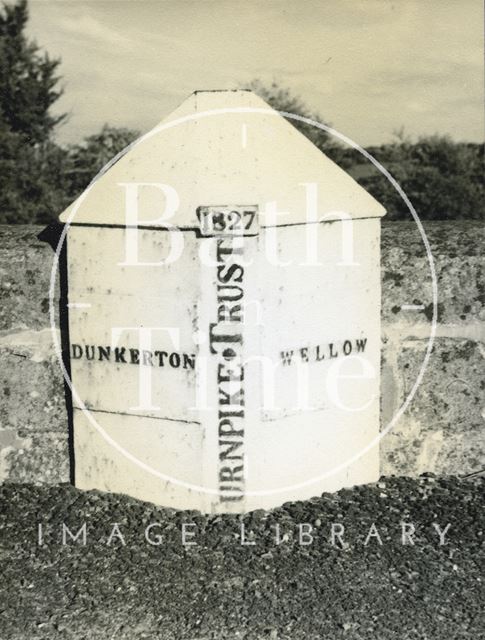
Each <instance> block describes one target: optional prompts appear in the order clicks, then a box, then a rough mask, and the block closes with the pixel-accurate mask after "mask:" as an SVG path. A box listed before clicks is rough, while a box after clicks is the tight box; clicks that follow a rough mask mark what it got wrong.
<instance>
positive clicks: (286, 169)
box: [60, 89, 385, 229]
mask: <svg viewBox="0 0 485 640" xmlns="http://www.w3.org/2000/svg"><path fill="white" fill-rule="evenodd" d="M130 183H131V184H132V183H143V185H141V186H139V187H138V191H137V193H138V210H137V213H138V220H139V223H138V226H140V227H142V226H150V227H153V226H164V222H163V221H162V222H160V219H161V218H162V217H163V216H164V214H166V213H167V211H168V209H167V202H166V201H167V199H168V197H167V193H168V191H170V193H171V194H172V196H173V198H172V204H173V203H174V201H176V202H177V206H176V207H172V212H173V215H170V217H169V218H166V220H167V221H168V222H170V223H171V224H172V225H176V226H177V227H179V228H182V229H194V228H198V226H199V221H198V218H197V209H198V208H199V207H200V206H208V205H236V204H237V205H258V208H259V212H260V213H259V215H260V224H261V225H262V226H264V210H265V207H266V204H267V203H268V202H275V203H276V207H277V210H278V211H279V212H281V213H280V215H279V217H278V221H277V224H280V225H288V224H301V223H305V222H306V221H307V220H308V217H307V193H308V191H309V188H308V187H307V186H305V185H308V184H314V185H316V186H315V187H313V188H312V189H313V191H312V192H315V193H316V194H317V213H318V217H322V216H325V215H326V216H327V218H326V219H332V217H333V216H334V214H335V219H339V218H340V217H341V213H342V212H345V213H346V214H347V215H349V216H351V217H352V218H354V219H357V218H372V217H380V216H383V215H384V214H385V210H384V208H383V207H382V205H380V204H379V203H378V202H377V201H376V200H375V199H374V198H373V197H372V196H371V195H370V194H369V193H367V191H365V189H363V188H362V187H361V186H360V185H359V184H358V183H357V182H356V181H355V180H354V179H353V178H352V177H351V176H350V175H349V174H348V173H346V172H345V171H344V170H343V169H341V168H340V167H339V166H338V165H336V164H335V163H334V162H333V161H332V160H330V159H329V158H327V156H325V154H324V153H322V152H321V151H320V150H319V149H318V148H317V147H316V146H315V145H314V144H313V143H312V142H310V140H308V138H306V137H305V136H304V135H303V134H302V133H300V132H299V131H298V130H297V129H296V128H295V127H294V126H293V125H292V124H291V123H290V122H289V121H288V120H287V119H286V118H284V117H283V116H281V115H280V114H279V113H278V112H277V111H275V110H274V109H273V108H272V107H270V106H269V105H268V104H267V103H266V102H265V101H264V100H262V99H261V98H260V97H259V96H257V95H256V94H254V93H253V92H252V91H248V90H240V89H238V90H211V91H194V93H192V94H191V95H190V96H189V97H188V98H187V99H186V100H184V101H183V102H182V103H181V104H180V105H179V106H178V107H177V108H176V109H175V110H174V111H173V112H172V113H171V114H170V115H169V116H167V117H166V118H165V119H163V120H162V122H161V123H160V124H159V125H157V126H156V127H155V128H154V129H152V130H151V131H149V132H148V133H147V134H145V135H144V136H142V137H141V138H140V139H139V140H138V141H137V142H135V143H134V144H133V145H132V146H130V147H128V149H127V150H126V151H125V153H124V154H122V155H121V157H120V158H119V159H118V160H117V161H116V162H115V163H114V164H112V165H111V166H110V167H109V168H107V169H106V170H105V171H104V172H102V173H101V175H100V176H99V177H98V179H97V180H96V181H95V182H94V184H93V185H92V186H91V187H90V188H89V190H88V191H87V192H85V194H84V195H83V197H81V198H78V200H76V201H75V202H74V203H73V204H71V205H70V207H68V208H67V209H66V210H65V211H64V213H63V214H62V215H61V216H60V220H61V221H62V222H68V221H70V222H72V223H73V224H94V225H120V226H124V225H125V224H126V222H127V218H126V208H127V198H126V194H127V189H128V187H127V186H126V185H128V184H130ZM160 185H165V187H163V186H160ZM174 198H175V200H174ZM74 211H75V213H74V214H73V212H74ZM338 214H339V215H338Z"/></svg>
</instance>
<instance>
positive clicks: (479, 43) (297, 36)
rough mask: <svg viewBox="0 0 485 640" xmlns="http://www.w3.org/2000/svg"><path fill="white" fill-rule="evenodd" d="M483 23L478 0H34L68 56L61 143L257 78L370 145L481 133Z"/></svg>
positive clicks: (47, 44)
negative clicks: (402, 137) (397, 137)
mask: <svg viewBox="0 0 485 640" xmlns="http://www.w3.org/2000/svg"><path fill="white" fill-rule="evenodd" d="M482 29H483V9H482V2H481V0H393V1H391V0H196V1H192V0H96V1H95V2H93V1H92V2H86V1H84V0H30V21H29V27H28V34H29V35H30V37H31V38H34V39H35V40H36V41H37V43H38V45H39V46H41V47H42V48H43V49H44V50H46V51H47V52H48V53H49V54H50V55H51V56H53V57H60V58H61V60H62V63H61V66H60V68H59V73H60V75H61V76H62V84H63V86H64V91H65V93H64V95H63V97H62V98H61V99H60V100H59V102H58V103H57V105H56V110H58V111H61V112H68V114H69V118H68V121H67V122H66V123H65V124H64V125H63V126H62V127H61V128H60V130H59V131H58V134H57V136H58V140H59V142H60V143H63V144H65V143H76V142H80V141H81V139H82V138H84V137H85V136H87V135H89V134H92V133H95V132H97V131H99V129H100V128H101V126H102V125H103V124H104V123H109V124H111V125H114V126H123V127H129V128H133V129H137V130H140V131H142V132H145V131H147V130H149V129H151V128H152V127H154V126H155V125H156V124H157V123H158V122H159V121H160V120H161V119H162V118H163V117H165V116H166V115H168V114H169V113H170V112H171V111H172V110H173V109H175V108H176V107H177V106H178V104H180V102H182V101H183V100H184V99H185V98H186V97H187V96H188V95H189V94H190V93H191V92H192V91H194V90H200V89H224V88H231V89H234V88H237V87H240V86H242V85H244V84H247V83H248V82H250V81H251V80H254V79H256V78H257V79H260V80H261V81H262V82H263V83H267V84H270V83H271V82H272V81H276V82H278V83H279V84H281V85H282V86H285V87H288V88H289V89H290V90H291V91H292V93H294V94H295V95H297V96H299V97H301V99H302V100H303V101H304V102H305V103H306V105H308V107H309V109H310V110H311V111H313V112H317V113H318V114H319V115H320V116H321V118H322V121H324V122H326V123H327V124H331V125H332V126H333V127H335V128H336V129H337V130H339V131H341V132H342V133H344V134H345V135H347V136H349V137H350V138H352V139H353V140H355V141H356V142H357V143H359V144H360V145H362V146H368V145H373V144H382V143H386V142H390V141H391V140H392V139H393V133H394V132H396V131H397V130H399V129H401V128H404V132H405V133H406V134H407V135H409V136H411V137H412V138H416V137H418V136H421V135H429V134H435V133H437V134H447V135H450V136H452V137H453V138H454V139H455V140H464V141H475V142H478V141H483V138H484V116H483V111H484V90H483V33H482Z"/></svg>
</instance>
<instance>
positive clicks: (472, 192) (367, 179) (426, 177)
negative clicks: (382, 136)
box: [352, 136, 485, 220]
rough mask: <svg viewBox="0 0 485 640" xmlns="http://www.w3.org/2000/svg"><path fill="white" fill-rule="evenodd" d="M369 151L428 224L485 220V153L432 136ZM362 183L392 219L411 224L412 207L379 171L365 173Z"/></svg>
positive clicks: (358, 175) (477, 146)
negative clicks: (464, 219) (461, 220)
mask: <svg viewBox="0 0 485 640" xmlns="http://www.w3.org/2000/svg"><path fill="white" fill-rule="evenodd" d="M368 151H369V152H370V153H371V154H372V155H373V156H374V157H375V158H376V159H377V160H378V161H379V162H380V163H381V164H382V165H383V166H384V167H385V168H386V169H387V170H388V171H389V173H390V174H391V175H392V176H393V177H394V178H395V179H396V180H397V182H398V183H399V185H400V186H401V188H402V189H403V190H404V192H405V194H406V195H407V196H408V198H409V199H410V201H411V203H412V204H413V206H414V208H415V209H416V211H417V213H418V215H419V216H420V218H422V219H423V220H454V219H463V218H468V219H484V218H485V187H484V182H483V166H484V165H483V159H484V147H483V145H480V144H472V143H457V142H453V141H452V140H451V139H450V138H448V137H446V136H427V137H423V138H420V139H419V140H418V141H417V142H415V143H412V142H410V141H409V140H405V141H403V142H397V143H394V144H390V145H383V146H381V147H373V148H369V149H368ZM362 166H363V165H362V164H360V165H358V166H354V168H353V169H352V171H353V172H354V173H355V174H356V179H357V180H358V182H359V183H360V184H361V185H362V186H363V187H364V188H366V189H367V190H368V191H369V192H370V193H371V194H372V195H373V196H374V197H375V198H376V199H377V200H379V201H380V202H381V203H382V204H383V205H384V206H385V207H386V209H387V211H388V215H389V218H390V219H393V220H401V219H411V214H410V212H409V210H408V208H407V206H406V203H405V202H404V200H403V199H402V198H401V196H400V195H399V193H398V192H397V191H396V189H395V188H394V187H393V185H392V184H391V183H390V182H389V180H388V179H387V178H386V177H385V176H384V175H383V174H382V173H380V172H378V171H377V170H376V169H375V168H374V167H373V166H372V167H369V166H367V170H364V171H360V172H359V167H360V168H362Z"/></svg>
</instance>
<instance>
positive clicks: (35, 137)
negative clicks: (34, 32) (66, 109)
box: [0, 0, 65, 222]
mask: <svg viewBox="0 0 485 640" xmlns="http://www.w3.org/2000/svg"><path fill="white" fill-rule="evenodd" d="M27 20H28V8H27V2H26V0H19V2H17V3H16V4H4V5H3V7H2V8H1V9H0V149H1V150H0V221H4V222H5V221H8V222H44V221H47V220H48V219H50V218H51V217H52V215H53V213H54V212H58V211H59V209H60V208H62V206H63V204H64V193H63V190H62V187H61V185H60V184H59V172H60V171H61V170H62V166H63V159H64V156H65V154H64V152H63V151H62V150H61V149H60V148H59V147H57V146H56V145H55V144H54V142H53V141H52V134H53V132H54V129H55V127H56V126H57V125H58V124H59V123H60V122H61V121H62V120H63V119H64V117H65V116H64V115H57V116H54V115H52V113H51V110H50V109H51V106H52V105H53V104H54V103H55V101H56V100H57V99H58V98H59V97H60V95H61V93H62V90H61V89H59V88H58V83H59V78H58V77H57V76H56V69H57V67H58V65H59V60H52V59H51V58H49V56H48V55H47V54H45V53H41V52H40V50H39V48H38V47H37V45H36V44H35V43H33V42H29V41H28V40H27V38H26V37H25V34H24V30H25V26H26V24H27Z"/></svg>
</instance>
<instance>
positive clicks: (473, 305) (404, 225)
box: [381, 220, 485, 324]
mask: <svg viewBox="0 0 485 640" xmlns="http://www.w3.org/2000/svg"><path fill="white" fill-rule="evenodd" d="M382 226H383V228H382V240H381V247H382V318H383V322H384V323H394V322H396V321H398V322H408V323H410V324H414V323H415V322H417V321H418V322H427V321H430V320H431V317H432V289H431V272H430V267H429V262H428V257H427V252H426V248H425V246H424V244H423V240H422V238H421V235H420V233H419V230H418V228H417V226H416V224H415V223H414V222H401V223H398V224H396V223H394V222H392V223H387V224H386V223H385V222H384V223H383V225H382ZM424 226H425V231H426V236H427V238H428V240H429V243H430V245H431V253H432V256H433V260H434V263H435V269H436V277H437V281H438V322H440V323H445V324H447V323H452V322H453V323H474V322H478V321H483V320H485V267H484V264H483V246H484V245H485V226H484V225H483V224H482V223H480V222H472V221H463V220H460V221H457V222H431V223H426V224H425V225H424ZM402 305H424V307H425V308H424V309H423V310H422V311H405V310H402V309H401V306H402Z"/></svg>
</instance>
